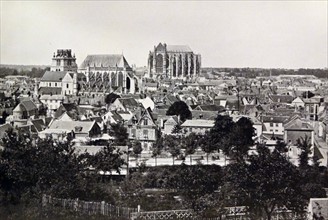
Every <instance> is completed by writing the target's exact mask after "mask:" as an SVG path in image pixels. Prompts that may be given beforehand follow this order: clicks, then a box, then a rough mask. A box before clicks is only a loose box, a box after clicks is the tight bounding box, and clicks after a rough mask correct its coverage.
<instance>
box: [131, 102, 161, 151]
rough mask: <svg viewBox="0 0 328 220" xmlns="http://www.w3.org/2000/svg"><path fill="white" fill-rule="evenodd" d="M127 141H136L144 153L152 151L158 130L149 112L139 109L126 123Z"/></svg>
mask: <svg viewBox="0 0 328 220" xmlns="http://www.w3.org/2000/svg"><path fill="white" fill-rule="evenodd" d="M127 130H128V133H129V139H132V140H138V141H140V142H141V146H142V148H143V149H144V150H145V151H150V150H151V149H152V146H153V143H154V142H155V141H156V140H157V136H158V135H157V134H158V132H159V129H158V127H157V124H156V122H155V120H154V117H153V115H152V112H151V110H150V109H149V108H148V109H142V108H140V109H139V110H138V111H136V112H135V113H134V115H133V116H132V118H131V119H130V120H129V121H128V122H127Z"/></svg>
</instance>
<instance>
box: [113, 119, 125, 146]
mask: <svg viewBox="0 0 328 220" xmlns="http://www.w3.org/2000/svg"><path fill="white" fill-rule="evenodd" d="M109 135H111V136H113V137H114V138H115V141H114V143H115V144H116V145H118V146H126V145H127V141H128V138H129V134H128V132H127V129H126V127H124V125H123V123H117V124H114V123H113V124H110V129H109Z"/></svg>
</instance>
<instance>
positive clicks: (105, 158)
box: [89, 145, 125, 173]
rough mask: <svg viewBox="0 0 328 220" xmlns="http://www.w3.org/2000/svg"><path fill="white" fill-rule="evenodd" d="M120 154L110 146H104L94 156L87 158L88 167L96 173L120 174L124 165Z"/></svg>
mask: <svg viewBox="0 0 328 220" xmlns="http://www.w3.org/2000/svg"><path fill="white" fill-rule="evenodd" d="M122 154H123V153H122V152H121V151H120V150H119V149H118V148H115V147H113V146H111V145H107V146H105V147H104V148H103V149H101V150H100V151H99V152H97V153H96V154H95V155H94V156H91V157H90V158H89V160H90V165H91V166H92V167H93V168H95V170H96V171H97V172H100V171H103V172H110V173H111V172H113V171H116V172H118V173H120V171H121V168H122V166H123V165H124V164H125V161H124V159H123V158H122Z"/></svg>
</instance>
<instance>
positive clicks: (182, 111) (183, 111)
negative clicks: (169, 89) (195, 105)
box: [166, 101, 192, 122]
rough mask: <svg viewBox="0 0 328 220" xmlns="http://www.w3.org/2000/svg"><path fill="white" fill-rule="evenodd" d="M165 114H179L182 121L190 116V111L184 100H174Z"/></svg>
mask: <svg viewBox="0 0 328 220" xmlns="http://www.w3.org/2000/svg"><path fill="white" fill-rule="evenodd" d="M166 115H177V116H180V120H181V121H182V122H184V121H185V120H187V119H191V118H192V114H191V111H190V110H189V107H188V105H187V104H186V103H185V102H184V101H176V102H174V103H173V104H172V105H171V106H170V107H169V109H168V110H167V112H166Z"/></svg>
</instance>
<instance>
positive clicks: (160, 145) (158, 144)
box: [152, 134, 164, 166]
mask: <svg viewBox="0 0 328 220" xmlns="http://www.w3.org/2000/svg"><path fill="white" fill-rule="evenodd" d="M163 149H164V138H163V137H162V136H161V135H160V134H159V135H158V137H157V139H156V141H155V143H154V144H153V151H152V157H154V158H155V166H157V157H158V156H159V155H160V154H161V152H162V150H163Z"/></svg>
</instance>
